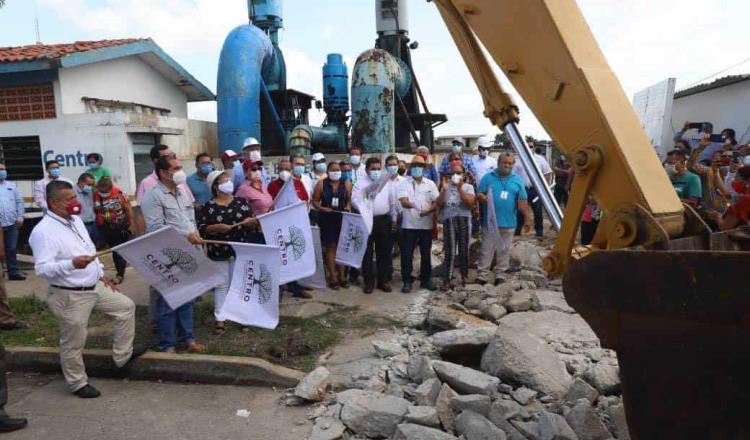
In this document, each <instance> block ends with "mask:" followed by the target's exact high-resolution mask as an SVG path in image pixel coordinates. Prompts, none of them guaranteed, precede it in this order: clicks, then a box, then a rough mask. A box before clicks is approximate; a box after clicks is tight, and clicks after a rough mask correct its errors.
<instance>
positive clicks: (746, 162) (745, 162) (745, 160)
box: [742, 156, 750, 166]
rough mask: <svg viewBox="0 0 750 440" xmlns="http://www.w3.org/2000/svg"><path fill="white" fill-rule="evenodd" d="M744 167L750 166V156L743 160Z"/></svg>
mask: <svg viewBox="0 0 750 440" xmlns="http://www.w3.org/2000/svg"><path fill="white" fill-rule="evenodd" d="M742 165H743V166H748V165H750V156H745V157H743V158H742Z"/></svg>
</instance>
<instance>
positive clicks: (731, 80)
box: [674, 74, 750, 99]
mask: <svg viewBox="0 0 750 440" xmlns="http://www.w3.org/2000/svg"><path fill="white" fill-rule="evenodd" d="M749 79H750V74H744V75H729V76H724V77H721V78H719V79H716V80H714V81H712V82H710V83H704V84H698V85H697V86H693V87H690V88H689V89H685V90H680V91H679V92H677V93H675V94H674V99H679V98H684V97H686V96H690V95H695V94H697V93H702V92H705V91H708V90H712V89H718V88H720V87H726V86H728V85H731V84H736V83H738V82H742V81H747V80H749Z"/></svg>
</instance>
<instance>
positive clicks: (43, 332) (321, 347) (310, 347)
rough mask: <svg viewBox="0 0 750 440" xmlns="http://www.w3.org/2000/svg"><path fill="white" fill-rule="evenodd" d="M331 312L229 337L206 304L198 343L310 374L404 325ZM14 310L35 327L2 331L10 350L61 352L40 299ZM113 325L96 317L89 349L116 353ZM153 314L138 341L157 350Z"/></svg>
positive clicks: (231, 327)
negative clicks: (325, 358)
mask: <svg viewBox="0 0 750 440" xmlns="http://www.w3.org/2000/svg"><path fill="white" fill-rule="evenodd" d="M329 306H330V307H331V309H330V310H329V311H328V312H326V313H324V314H322V315H318V316H314V317H309V318H297V317H282V318H281V320H280V322H279V325H278V327H276V329H274V330H266V329H261V328H256V327H250V328H249V329H248V330H247V331H242V330H241V327H240V326H239V325H237V324H234V323H227V331H226V333H224V334H223V335H215V334H213V326H214V319H213V304H212V302H211V301H206V300H203V301H200V302H198V303H197V304H196V307H195V314H194V334H195V337H196V338H197V339H198V340H199V341H200V342H202V343H204V344H206V345H207V347H208V350H207V354H216V355H229V356H252V357H259V358H262V359H266V360H268V361H271V362H274V363H276V364H279V365H284V366H287V367H291V368H297V369H300V370H303V371H310V370H312V369H313V368H314V367H315V363H316V361H317V358H318V356H319V355H320V354H322V353H323V352H324V351H325V350H326V349H327V348H329V347H331V346H333V345H335V344H336V343H338V342H339V341H340V340H341V339H342V337H343V335H344V334H348V333H354V334H356V333H358V332H362V331H365V330H370V329H378V328H388V327H392V326H400V325H402V323H401V322H400V321H398V320H395V319H392V318H387V317H380V316H375V315H369V314H362V313H360V311H359V308H358V307H346V306H342V305H340V304H329ZM10 307H11V310H13V313H14V314H15V315H16V318H17V319H18V320H21V321H24V322H26V323H27V324H28V325H29V328H28V329H26V330H20V331H19V330H17V331H0V341H2V343H3V344H5V345H6V346H34V347H56V346H57V344H58V340H59V330H58V326H57V321H56V320H55V318H54V316H52V314H51V313H50V312H49V309H48V308H47V306H46V304H45V303H44V302H43V301H41V300H39V299H37V298H35V297H24V298H10ZM109 322H110V320H109V319H108V318H107V317H106V316H104V315H103V314H101V313H99V312H97V311H94V312H93V313H92V314H91V318H90V319H89V337H88V339H87V341H86V348H105V349H107V348H110V347H111V336H110V332H109V331H108V328H107V325H108V323H109ZM150 330H151V325H150V323H149V319H148V312H147V310H146V309H145V308H144V307H138V308H137V311H136V338H137V340H148V341H151V342H152V343H153V345H154V348H153V349H156V348H155V346H156V342H157V338H156V336H155V335H152V334H151V331H150Z"/></svg>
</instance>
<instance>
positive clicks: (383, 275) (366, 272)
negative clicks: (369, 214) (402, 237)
mask: <svg viewBox="0 0 750 440" xmlns="http://www.w3.org/2000/svg"><path fill="white" fill-rule="evenodd" d="M392 227H393V222H392V221H391V217H390V216H389V215H388V214H385V215H377V216H375V217H373V218H372V234H370V238H369V239H368V240H367V250H366V251H365V257H364V259H363V260H362V278H364V280H365V286H373V285H374V284H375V280H376V279H377V283H378V285H383V284H385V283H387V282H388V280H389V276H390V274H391V272H392V271H393V254H392V253H391V252H392V251H393V239H392V237H393V236H392V234H391V228H392ZM373 257H375V260H377V265H376V264H374V262H373Z"/></svg>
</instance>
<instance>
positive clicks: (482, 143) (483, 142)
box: [477, 135, 495, 148]
mask: <svg viewBox="0 0 750 440" xmlns="http://www.w3.org/2000/svg"><path fill="white" fill-rule="evenodd" d="M494 145H495V139H493V138H491V137H489V136H487V135H484V136H479V139H477V148H492V147H493V146H494Z"/></svg>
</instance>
